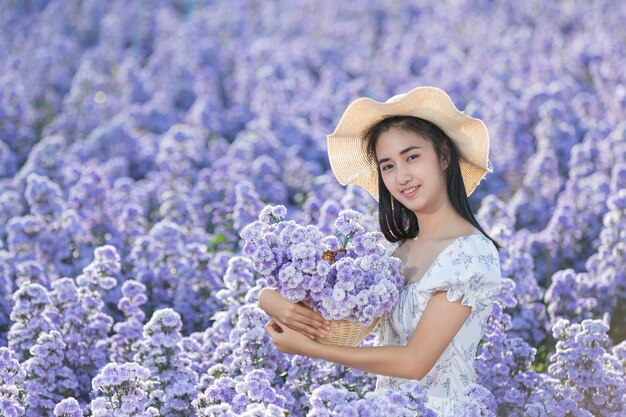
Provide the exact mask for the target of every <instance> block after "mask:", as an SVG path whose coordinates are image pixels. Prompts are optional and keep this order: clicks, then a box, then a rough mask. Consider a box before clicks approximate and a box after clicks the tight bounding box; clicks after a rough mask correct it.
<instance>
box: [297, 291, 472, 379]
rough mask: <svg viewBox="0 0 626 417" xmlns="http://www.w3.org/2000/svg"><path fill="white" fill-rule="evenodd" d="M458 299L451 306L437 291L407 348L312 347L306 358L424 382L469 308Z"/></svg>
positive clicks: (318, 344)
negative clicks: (309, 357)
mask: <svg viewBox="0 0 626 417" xmlns="http://www.w3.org/2000/svg"><path fill="white" fill-rule="evenodd" d="M462 299H463V298H462V297H461V299H459V300H457V301H454V302H450V301H448V299H447V298H446V293H445V292H443V291H438V292H436V293H434V294H433V296H432V297H431V298H430V300H429V302H428V304H427V306H426V309H425V310H424V312H423V313H422V316H421V318H420V320H419V322H418V324H417V327H416V328H415V332H414V333H413V336H412V337H411V340H410V341H409V343H408V345H406V346H374V347H343V346H334V345H322V344H320V343H315V344H313V345H312V347H311V349H310V351H309V352H308V355H309V356H311V357H314V358H319V359H325V360H327V361H331V362H335V363H340V364H342V365H346V366H350V367H352V368H356V369H361V370H363V371H367V372H373V373H376V374H379V375H387V376H392V377H396V378H407V379H419V380H421V379H422V378H424V377H425V376H426V375H427V374H428V372H430V370H431V369H432V367H433V366H434V365H435V363H436V362H437V360H438V359H439V358H440V357H441V354H442V353H443V352H444V350H445V349H446V348H447V347H448V345H449V344H450V342H451V341H452V339H453V338H454V336H455V335H456V334H457V332H458V331H459V329H461V327H462V326H463V323H465V320H467V318H468V316H469V314H470V312H471V308H470V307H468V306H464V305H462V304H461V300H462Z"/></svg>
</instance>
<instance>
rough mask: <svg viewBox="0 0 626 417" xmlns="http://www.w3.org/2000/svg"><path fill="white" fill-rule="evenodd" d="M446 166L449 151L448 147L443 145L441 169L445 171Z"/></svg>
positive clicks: (448, 160) (448, 163)
mask: <svg viewBox="0 0 626 417" xmlns="http://www.w3.org/2000/svg"><path fill="white" fill-rule="evenodd" d="M448 165H450V149H449V148H448V145H445V144H444V145H443V146H442V147H441V166H442V167H443V169H444V170H445V169H447V168H448Z"/></svg>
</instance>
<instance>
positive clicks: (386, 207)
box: [362, 116, 502, 250]
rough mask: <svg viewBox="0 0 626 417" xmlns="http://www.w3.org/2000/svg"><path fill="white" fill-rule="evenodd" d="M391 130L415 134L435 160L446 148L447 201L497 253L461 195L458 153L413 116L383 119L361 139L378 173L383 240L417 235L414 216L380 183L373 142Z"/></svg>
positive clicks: (435, 129)
mask: <svg viewBox="0 0 626 417" xmlns="http://www.w3.org/2000/svg"><path fill="white" fill-rule="evenodd" d="M392 127H398V128H400V129H403V130H405V131H407V132H414V133H417V134H419V135H421V136H423V137H424V138H425V139H427V140H429V141H430V142H431V143H432V144H433V148H434V149H435V152H436V154H437V157H438V158H441V157H442V155H443V153H444V152H446V146H447V156H448V167H447V169H446V185H447V189H448V197H449V198H450V202H451V203H452V206H453V207H454V209H455V210H456V211H457V212H458V213H459V214H460V215H461V216H463V217H464V218H465V219H467V221H469V222H470V223H471V224H473V225H474V227H476V228H477V229H478V230H480V231H481V233H482V234H483V235H485V236H486V237H487V238H488V239H490V240H491V241H492V242H493V244H494V245H495V246H496V248H497V249H498V250H499V249H500V248H501V247H502V246H501V245H500V244H499V243H498V242H497V241H496V240H494V239H493V238H492V237H490V236H489V235H488V234H487V233H486V232H485V231H484V230H483V228H482V227H481V226H480V225H479V224H478V221H477V220H476V218H475V217H474V214H473V213H472V210H471V208H470V205H469V201H468V199H467V194H466V193H465V186H464V185H463V178H462V176H461V167H460V165H459V150H458V148H457V146H456V144H455V143H454V141H452V140H451V139H450V137H449V136H448V135H446V133H445V132H444V131H443V130H441V129H440V128H439V127H438V126H437V125H435V124H434V123H432V122H429V121H428V120H424V119H420V118H419V117H414V116H387V117H385V118H384V119H383V120H381V121H379V122H377V123H375V124H373V125H371V126H369V127H368V128H367V129H366V130H365V132H364V133H363V137H362V139H363V147H364V150H365V153H366V155H367V157H368V158H369V160H370V162H373V163H374V165H376V167H377V168H376V170H377V171H378V194H379V197H378V221H379V223H380V229H381V231H382V233H383V234H384V235H385V238H386V239H387V240H388V241H390V242H397V241H399V240H403V241H404V240H406V239H407V238H415V237H416V236H417V234H418V233H419V224H418V222H417V216H416V215H415V213H413V211H411V210H409V209H408V208H407V207H406V206H405V205H404V204H402V203H400V201H398V200H397V199H395V198H394V197H393V196H392V195H391V193H390V192H389V190H388V189H387V187H385V184H384V183H383V177H382V175H381V173H380V166H379V165H378V163H377V162H376V161H377V159H376V142H377V141H378V138H379V137H380V135H381V133H383V132H386V131H388V130H389V129H391V128H392Z"/></svg>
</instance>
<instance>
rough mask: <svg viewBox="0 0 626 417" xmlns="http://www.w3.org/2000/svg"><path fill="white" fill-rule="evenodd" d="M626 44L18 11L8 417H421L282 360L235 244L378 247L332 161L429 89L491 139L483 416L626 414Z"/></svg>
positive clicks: (303, 13)
mask: <svg viewBox="0 0 626 417" xmlns="http://www.w3.org/2000/svg"><path fill="white" fill-rule="evenodd" d="M625 27H626V3H624V2H615V1H613V0H595V1H588V0H562V1H540V0H528V1H524V2H521V1H513V0H509V1H492V0H433V1H417V0H416V1H406V2H402V1H392V0H387V1H369V0H365V1H345V2H344V1H335V0H316V1H312V0H302V1H286V0H283V1H274V0H232V1H210V0H152V1H149V0H142V1H125V0H109V1H104V0H50V1H47V0H19V1H18V0H4V1H2V2H0V416H37V417H40V416H52V415H55V416H72V417H75V416H81V415H93V416H118V415H120V416H121V415H128V414H124V413H130V414H131V415H136V416H158V415H160V416H196V415H197V416H230V415H244V416H257V415H268V416H270V415H271V416H283V415H285V412H288V413H289V415H290V416H305V415H308V416H314V415H315V416H318V415H333V416H334V415H342V414H341V413H342V412H345V413H346V414H345V415H348V414H349V415H370V414H368V410H369V412H370V413H372V412H373V413H374V414H376V413H379V415H385V413H388V412H389V409H390V408H389V407H392V408H391V409H392V410H394V412H396V413H398V415H416V414H418V415H428V414H427V412H426V411H425V409H424V407H423V396H422V394H420V393H419V392H418V391H419V389H418V388H417V387H414V389H413V390H411V389H409V388H410V387H409V386H407V389H406V391H403V392H400V393H380V394H378V395H372V392H371V391H373V387H374V382H375V375H373V374H370V373H367V372H362V371H359V370H356V369H349V368H347V367H344V366H340V365H336V364H332V363H328V362H324V361H319V360H310V359H308V358H304V357H299V356H290V355H285V354H283V353H281V352H280V351H278V350H276V349H275V348H274V346H273V344H272V343H271V340H270V339H269V337H268V336H267V335H266V334H265V333H264V331H263V326H264V324H265V323H266V322H267V320H268V316H267V315H265V313H264V312H263V311H262V310H260V309H259V308H258V307H257V306H256V301H257V296H258V291H259V290H260V288H262V286H263V283H264V281H263V279H262V278H261V277H260V276H257V274H256V272H255V271H254V269H253V267H252V262H251V260H250V259H249V258H248V257H247V256H245V255H243V254H242V246H243V243H242V241H241V238H240V236H239V231H240V230H241V228H242V227H243V226H245V225H246V224H248V223H250V222H251V221H253V220H254V219H256V217H257V215H258V212H259V210H260V209H261V208H262V207H263V206H264V205H265V204H274V205H276V204H282V205H284V206H285V207H287V209H288V212H289V213H290V217H291V218H293V219H295V220H298V221H299V222H303V223H305V224H315V225H317V226H318V227H320V229H321V230H323V231H324V232H325V233H327V232H328V231H329V230H331V228H332V225H333V224H334V221H335V219H336V217H337V214H338V212H339V211H340V210H342V209H346V208H351V209H354V210H357V211H360V212H362V213H364V214H365V216H366V217H365V222H366V224H369V229H370V230H375V229H376V228H377V221H376V218H375V214H374V213H375V210H376V205H375V201H374V200H373V199H372V198H371V197H370V196H369V194H367V193H366V192H365V191H364V190H362V189H360V188H358V187H354V186H349V187H347V188H344V187H342V186H340V185H339V184H338V183H337V182H336V180H335V179H334V177H333V175H332V173H331V172H330V169H329V165H328V161H327V158H326V150H325V146H326V143H325V135H326V134H328V133H330V132H331V131H332V130H333V128H334V126H335V124H336V123H337V122H338V119H339V117H340V116H341V114H342V112H343V110H344V109H345V107H346V106H347V105H348V104H349V103H350V102H351V101H352V100H354V99H356V98H357V97H361V96H366V97H370V98H373V99H376V100H379V101H384V100H386V99H387V98H388V97H390V96H392V95H395V94H398V93H400V92H404V91H408V90H409V89H411V88H413V87H415V86H418V85H435V86H438V87H441V88H443V89H444V90H446V91H447V92H448V93H449V94H450V96H451V97H452V98H453V100H454V102H455V104H456V105H457V107H459V108H461V109H464V110H465V112H466V113H468V114H470V115H472V116H475V117H480V118H482V119H484V120H485V122H486V124H487V126H488V127H489V131H490V135H491V154H490V159H491V162H492V163H493V166H494V171H493V173H491V174H489V175H488V177H487V179H486V180H485V181H484V182H482V183H481V184H480V186H479V187H478V188H477V190H476V191H475V192H474V194H472V196H471V197H470V202H471V204H472V207H473V209H474V211H475V212H476V213H477V217H478V220H479V221H480V223H481V225H483V227H484V228H485V229H486V230H487V231H488V233H490V235H492V236H493V237H494V238H496V239H497V240H499V241H500V242H501V243H502V244H503V246H504V247H503V248H502V249H501V251H500V259H501V262H502V273H503V277H504V284H505V285H504V287H503V291H502V293H501V295H500V299H499V300H498V302H497V303H496V304H495V306H494V310H493V314H492V316H491V317H490V320H489V325H488V328H487V330H486V333H485V336H484V338H483V341H482V342H481V344H480V345H479V346H478V351H477V357H476V361H475V369H476V372H477V383H478V385H475V386H472V387H471V390H470V398H471V399H472V402H471V404H470V405H469V406H468V413H473V414H471V415H498V416H563V417H564V416H574V415H575V416H621V415H623V413H624V410H623V407H624V403H625V402H626V388H625V386H626V379H625V376H624V368H625V366H626V342H625V341H624V339H625V338H626V307H625V306H626V117H625V114H626V71H624V62H626V30H625V29H624V28H625ZM364 343H365V345H370V344H373V343H375V341H374V340H372V338H371V337H370V338H368V339H366V341H365V342H364ZM393 404H396V406H395V408H393V406H392V405H393ZM397 404H400V405H399V406H398V405H397ZM386 407H387V408H386ZM342 410H344V411H342ZM345 410H349V411H345ZM372 410H377V411H372ZM385 410H386V411H385ZM481 410H482V411H481ZM481 412H482V413H483V414H478V413H481ZM350 413H351V414H350ZM468 415H469V414H468Z"/></svg>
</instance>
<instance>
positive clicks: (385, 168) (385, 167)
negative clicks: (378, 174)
mask: <svg viewBox="0 0 626 417" xmlns="http://www.w3.org/2000/svg"><path fill="white" fill-rule="evenodd" d="M391 167H392V165H385V166H383V169H382V170H383V171H386V170H387V168H391Z"/></svg>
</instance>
